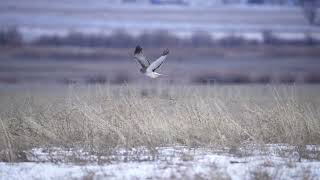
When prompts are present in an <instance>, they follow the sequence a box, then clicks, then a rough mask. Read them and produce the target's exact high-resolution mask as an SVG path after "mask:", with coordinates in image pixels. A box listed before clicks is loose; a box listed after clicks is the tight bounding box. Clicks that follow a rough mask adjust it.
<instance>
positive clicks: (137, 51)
mask: <svg viewBox="0 0 320 180" xmlns="http://www.w3.org/2000/svg"><path fill="white" fill-rule="evenodd" d="M141 51H142V48H141V46H139V45H137V46H136V49H135V50H134V54H139V53H141Z"/></svg>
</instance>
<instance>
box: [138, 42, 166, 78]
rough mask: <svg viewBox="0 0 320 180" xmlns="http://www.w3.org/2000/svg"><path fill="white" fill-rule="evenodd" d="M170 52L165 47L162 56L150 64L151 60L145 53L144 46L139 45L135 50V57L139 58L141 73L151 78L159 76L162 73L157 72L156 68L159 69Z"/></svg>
mask: <svg viewBox="0 0 320 180" xmlns="http://www.w3.org/2000/svg"><path fill="white" fill-rule="evenodd" d="M168 54H169V50H168V49H165V50H164V51H163V52H162V54H161V56H160V57H159V58H158V59H157V60H155V61H153V62H152V63H151V64H150V61H149V60H148V59H147V58H146V57H145V56H144V55H143V53H142V48H141V47H140V46H137V47H136V49H135V51H134V59H135V60H137V61H138V63H139V64H140V65H141V69H140V72H141V73H143V74H144V75H146V76H148V77H150V78H157V77H159V76H160V75H162V74H159V73H157V72H155V70H157V69H158V68H159V67H160V66H161V65H162V63H163V62H164V60H165V59H166V58H167V55H168Z"/></svg>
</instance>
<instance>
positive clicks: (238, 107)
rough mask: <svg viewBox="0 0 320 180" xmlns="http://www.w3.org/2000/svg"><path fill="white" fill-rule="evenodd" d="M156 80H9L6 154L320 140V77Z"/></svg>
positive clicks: (2, 115) (4, 100)
mask: <svg viewBox="0 0 320 180" xmlns="http://www.w3.org/2000/svg"><path fill="white" fill-rule="evenodd" d="M153 85H154V86H153ZM153 85H152V86H146V85H141V86H138V85H123V86H115V85H112V86H111V85H97V86H93V85H90V86H63V87H42V88H26V89H23V88H13V89H8V88H7V89H6V88H3V89H1V90H0V91H1V92H0V102H1V104H0V148H1V149H0V152H2V153H0V154H1V157H0V160H2V161H20V160H21V158H23V155H21V152H23V151H24V150H28V149H30V148H33V147H48V146H49V147H51V146H54V147H80V148H83V149H86V150H90V151H95V152H99V153H106V152H109V151H110V150H112V149H114V148H120V147H121V148H131V147H139V146H145V147H147V148H148V149H150V150H154V149H155V148H156V147H159V146H168V145H185V146H189V147H210V148H211V147H213V148H215V147H217V148H218V147H229V148H231V149H237V148H238V147H241V145H243V144H246V143H254V144H262V145H263V144H267V143H268V144H269V143H287V144H290V145H295V146H298V147H300V148H301V154H302V155H303V149H305V145H307V144H317V145H319V144H320V96H319V94H318V92H320V91H319V90H320V87H319V86H317V85H308V86H307V85H297V86H286V85H264V86H262V85H259V86H253V85H251V86H231V85H230V86H222V85H221V86H219V85H217V86H189V85H188V86H183V85H180V86H174V85H164V84H153ZM3 152H4V153H3ZM306 156H307V154H306ZM22 160H23V159H22Z"/></svg>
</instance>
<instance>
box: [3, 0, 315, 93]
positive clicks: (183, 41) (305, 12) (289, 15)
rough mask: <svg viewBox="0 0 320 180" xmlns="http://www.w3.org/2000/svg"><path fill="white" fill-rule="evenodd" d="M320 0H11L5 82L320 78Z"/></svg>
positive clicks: (6, 3)
mask: <svg viewBox="0 0 320 180" xmlns="http://www.w3.org/2000/svg"><path fill="white" fill-rule="evenodd" d="M319 6H320V1H318V0H93V1H84V0H60V1H49V0H33V1H25V0H3V1H1V2H0V86H2V87H7V86H14V85H20V84H39V83H40V84H62V85H63V84H74V83H76V84H97V83H98V84H103V83H114V84H121V83H137V82H142V83H144V82H149V81H151V80H150V79H147V78H146V77H144V76H143V75H142V74H140V72H139V65H138V64H137V63H136V62H135V61H134V60H133V58H132V56H133V50H134V48H135V46H136V45H138V44H139V45H141V46H142V47H144V50H145V54H146V55H147V57H149V59H151V60H154V59H155V58H157V57H158V56H159V55H160V54H161V52H162V50H163V49H164V48H167V47H168V48H169V49H170V50H171V53H170V56H169V58H168V60H167V62H166V63H165V64H164V65H163V67H162V68H160V72H161V73H164V74H166V75H168V76H166V77H165V78H162V79H159V80H156V81H166V82H170V83H193V84H204V83H205V84H208V83H210V84H211V83H229V84H235V83H259V84H261V83H263V84H265V83H286V84H287V83H319V82H320V59H319V57H320V56H319V55H320V48H319V44H320V28H319V27H320V26H319V24H320V15H319V12H318V11H319V10H318V9H319Z"/></svg>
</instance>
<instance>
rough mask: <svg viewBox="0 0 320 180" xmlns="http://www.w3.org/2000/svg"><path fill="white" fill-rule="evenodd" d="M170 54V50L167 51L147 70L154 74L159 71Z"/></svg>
mask: <svg viewBox="0 0 320 180" xmlns="http://www.w3.org/2000/svg"><path fill="white" fill-rule="evenodd" d="M168 54H169V49H165V50H164V51H163V53H162V54H161V56H160V57H159V58H158V59H157V60H155V61H154V62H152V63H151V64H150V65H149V67H148V68H147V71H152V72H154V71H155V70H157V69H158V68H159V67H160V66H161V65H162V63H163V62H164V60H166V58H167V55H168Z"/></svg>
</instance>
